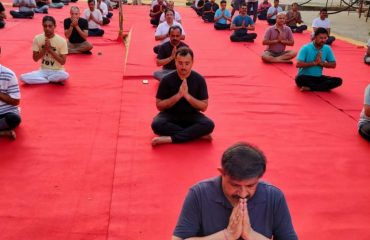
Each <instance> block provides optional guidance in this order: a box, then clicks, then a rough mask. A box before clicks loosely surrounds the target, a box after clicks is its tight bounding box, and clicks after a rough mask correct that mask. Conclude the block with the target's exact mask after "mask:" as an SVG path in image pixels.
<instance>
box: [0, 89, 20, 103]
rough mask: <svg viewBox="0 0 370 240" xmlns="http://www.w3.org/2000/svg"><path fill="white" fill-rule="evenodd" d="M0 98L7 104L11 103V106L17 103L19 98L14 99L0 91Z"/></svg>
mask: <svg viewBox="0 0 370 240" xmlns="http://www.w3.org/2000/svg"><path fill="white" fill-rule="evenodd" d="M0 100H1V101H3V102H5V103H6V104H9V105H13V106H17V105H19V99H14V98H12V97H10V96H9V95H8V94H6V93H2V92H0Z"/></svg>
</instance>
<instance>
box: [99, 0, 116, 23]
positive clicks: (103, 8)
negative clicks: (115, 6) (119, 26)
mask: <svg viewBox="0 0 370 240" xmlns="http://www.w3.org/2000/svg"><path fill="white" fill-rule="evenodd" d="M97 9H98V10H99V11H100V12H101V14H102V15H103V25H107V24H109V23H110V20H109V18H110V17H112V15H113V14H112V13H110V12H109V11H108V5H107V4H106V3H105V2H103V1H102V0H97Z"/></svg>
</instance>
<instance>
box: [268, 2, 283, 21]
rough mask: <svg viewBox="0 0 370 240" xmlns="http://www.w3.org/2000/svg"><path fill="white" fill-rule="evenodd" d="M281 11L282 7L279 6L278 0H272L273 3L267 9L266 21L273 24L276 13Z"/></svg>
mask: <svg viewBox="0 0 370 240" xmlns="http://www.w3.org/2000/svg"><path fill="white" fill-rule="evenodd" d="M282 11H283V9H282V8H281V7H280V6H279V0H274V5H273V6H271V7H269V9H268V10H267V23H268V24H269V25H274V24H275V23H276V15H277V14H278V13H279V12H282Z"/></svg>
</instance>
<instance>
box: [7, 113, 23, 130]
mask: <svg viewBox="0 0 370 240" xmlns="http://www.w3.org/2000/svg"><path fill="white" fill-rule="evenodd" d="M5 121H6V123H7V124H8V126H9V130H13V129H15V128H16V127H18V126H19V124H20V123H21V117H20V116H19V115H18V114H15V113H12V114H7V115H6V116H5Z"/></svg>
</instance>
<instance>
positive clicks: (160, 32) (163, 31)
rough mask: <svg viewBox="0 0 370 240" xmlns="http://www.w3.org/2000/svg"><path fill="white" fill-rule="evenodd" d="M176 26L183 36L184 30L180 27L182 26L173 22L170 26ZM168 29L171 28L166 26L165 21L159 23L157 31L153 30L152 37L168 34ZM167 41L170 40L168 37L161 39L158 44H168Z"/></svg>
mask: <svg viewBox="0 0 370 240" xmlns="http://www.w3.org/2000/svg"><path fill="white" fill-rule="evenodd" d="M176 25H177V26H179V27H180V28H181V30H182V35H184V36H185V31H184V28H183V27H182V25H181V24H180V23H178V22H176V21H173V24H172V26H176ZM170 27H171V26H170V25H168V23H167V22H166V21H165V22H163V23H160V24H159V25H158V27H157V30H155V34H154V36H162V35H165V34H168V30H169V29H170ZM169 40H170V37H167V38H165V39H163V40H162V41H161V43H160V44H162V43H165V42H168V41H169Z"/></svg>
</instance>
